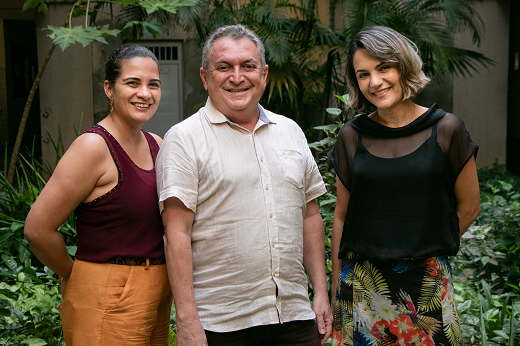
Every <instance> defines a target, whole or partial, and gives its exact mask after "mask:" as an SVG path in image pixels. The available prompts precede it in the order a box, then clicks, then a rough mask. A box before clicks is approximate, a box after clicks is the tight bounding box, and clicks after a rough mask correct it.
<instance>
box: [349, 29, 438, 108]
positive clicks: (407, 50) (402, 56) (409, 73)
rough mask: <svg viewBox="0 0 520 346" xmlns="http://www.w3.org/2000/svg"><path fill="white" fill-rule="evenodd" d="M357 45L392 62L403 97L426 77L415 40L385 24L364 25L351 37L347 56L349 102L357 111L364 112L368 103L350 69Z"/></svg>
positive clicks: (410, 94) (419, 88) (412, 92)
mask: <svg viewBox="0 0 520 346" xmlns="http://www.w3.org/2000/svg"><path fill="white" fill-rule="evenodd" d="M360 48H364V49H366V50H367V52H368V53H369V54H370V55H372V56H373V57H374V58H376V59H378V60H380V61H381V62H385V63H391V64H395V65H396V68H397V70H398V72H399V80H400V82H401V86H402V88H403V99H404V100H407V99H411V98H413V97H415V96H416V95H417V94H419V93H420V92H421V91H422V89H423V88H424V87H425V86H426V84H428V82H429V81H430V78H428V77H427V76H426V75H425V74H424V72H423V71H422V66H423V62H422V60H421V57H420V56H419V49H418V48H417V46H416V45H415V43H413V42H412V41H411V40H409V39H408V38H406V37H405V36H403V35H401V34H400V33H398V32H397V31H395V30H393V29H390V28H387V27H386V26H371V27H367V28H365V29H363V30H361V31H360V32H359V33H358V34H357V35H356V36H355V37H354V42H353V43H352V45H351V46H350V49H349V52H348V57H347V75H346V80H347V89H348V94H349V106H350V107H352V108H353V109H354V110H355V111H357V112H360V113H362V114H364V113H368V111H369V110H370V106H371V105H372V104H371V103H370V102H369V101H368V100H367V99H366V98H365V97H364V96H363V94H362V93H361V91H360V90H359V86H358V82H357V78H356V71H355V70H354V63H353V61H354V54H355V53H356V51H357V50H358V49H360Z"/></svg>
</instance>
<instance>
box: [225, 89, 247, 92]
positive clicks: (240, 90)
mask: <svg viewBox="0 0 520 346" xmlns="http://www.w3.org/2000/svg"><path fill="white" fill-rule="evenodd" d="M246 90H248V89H239V90H228V91H229V92H232V93H239V92H242V91H246Z"/></svg>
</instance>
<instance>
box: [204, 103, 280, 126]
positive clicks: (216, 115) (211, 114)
mask: <svg viewBox="0 0 520 346" xmlns="http://www.w3.org/2000/svg"><path fill="white" fill-rule="evenodd" d="M204 111H205V112H206V115H207V116H208V119H209V121H210V122H211V123H212V124H221V123H225V122H232V121H231V120H229V118H228V117H226V116H225V115H224V114H222V113H221V112H220V111H219V110H217V109H216V108H215V106H213V104H212V103H211V99H210V98H209V97H208V100H207V101H206V106H205V107H204ZM258 111H259V112H260V119H259V120H261V121H262V122H263V123H264V124H269V123H273V124H274V123H276V122H275V121H273V120H271V119H269V117H268V116H267V114H266V112H265V110H264V107H262V106H260V105H258Z"/></svg>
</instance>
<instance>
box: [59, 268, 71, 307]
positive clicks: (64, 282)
mask: <svg viewBox="0 0 520 346" xmlns="http://www.w3.org/2000/svg"><path fill="white" fill-rule="evenodd" d="M68 282H69V277H64V276H60V277H58V283H59V284H60V286H61V300H62V302H61V303H59V304H58V305H57V306H56V309H58V310H61V304H63V297H65V291H66V290H67V283H68Z"/></svg>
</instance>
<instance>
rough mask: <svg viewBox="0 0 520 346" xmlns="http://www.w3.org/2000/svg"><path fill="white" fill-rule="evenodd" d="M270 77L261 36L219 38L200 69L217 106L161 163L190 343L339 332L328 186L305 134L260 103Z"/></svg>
mask: <svg viewBox="0 0 520 346" xmlns="http://www.w3.org/2000/svg"><path fill="white" fill-rule="evenodd" d="M267 73H268V66H267V65H266V64H265V53H264V47H263V44H262V42H261V41H260V39H259V38H258V37H257V36H256V34H255V33H254V32H252V31H251V30H249V29H247V28H246V27H244V26H242V25H233V26H226V27H222V28H219V29H217V30H215V31H214V32H213V33H212V34H211V35H210V37H209V38H208V40H207V41H206V43H205V45H204V49H203V56H202V67H201V69H200V76H201V78H202V81H203V83H204V87H205V88H206V90H208V94H209V98H208V101H207V103H206V106H205V107H203V108H201V109H200V110H199V111H198V112H197V113H195V114H194V115H192V116H191V117H189V118H188V119H186V120H185V121H183V122H181V123H179V124H177V125H175V126H173V127H172V128H171V129H170V130H169V131H168V133H167V134H166V136H165V138H164V141H163V144H162V147H161V150H160V152H159V156H158V157H157V163H156V164H157V168H156V169H157V188H158V193H159V203H160V209H161V213H162V218H163V222H164V226H165V232H166V236H165V247H166V258H167V265H168V274H169V277H170V284H171V287H172V291H173V296H174V300H175V306H176V311H177V345H179V346H197V345H210V346H212V345H223V346H224V345H225V346H230V345H240V346H244V345H246V346H247V345H266V346H274V345H301V346H307V345H308V346H311V345H312V346H314V345H320V344H323V343H324V342H325V341H326V339H327V338H328V337H329V335H330V333H331V325H332V313H331V310H330V306H329V301H328V294H327V282H326V278H325V254H324V234H323V223H322V219H321V216H320V213H319V210H318V206H317V204H316V201H315V199H316V198H317V197H318V196H320V195H322V194H323V193H325V186H324V183H323V180H322V178H321V176H320V174H319V171H318V168H317V166H316V163H315V161H314V159H313V157H312V155H311V152H310V150H309V147H308V145H307V141H306V139H305V136H304V134H303V132H302V131H301V129H300V128H299V127H298V125H297V124H296V123H295V122H294V121H292V120H290V119H288V118H286V117H283V116H281V115H278V114H274V113H272V112H269V111H267V110H265V109H264V108H262V107H261V106H260V105H259V100H260V97H261V95H262V93H263V91H264V89H265V86H266V79H267ZM305 270H306V271H307V273H308V275H309V278H310V281H311V284H312V287H313V290H314V300H313V307H312V309H311V307H310V302H309V298H308V292H307V277H306V275H305Z"/></svg>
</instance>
